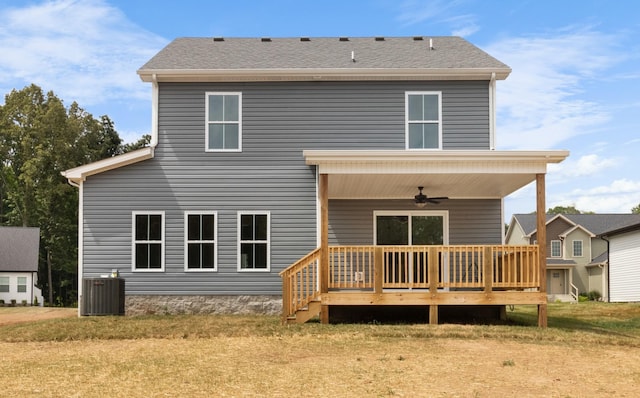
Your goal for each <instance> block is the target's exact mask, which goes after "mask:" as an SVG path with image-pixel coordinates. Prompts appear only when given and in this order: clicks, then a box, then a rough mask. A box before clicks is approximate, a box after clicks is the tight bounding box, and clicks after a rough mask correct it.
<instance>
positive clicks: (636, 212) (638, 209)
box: [631, 203, 640, 214]
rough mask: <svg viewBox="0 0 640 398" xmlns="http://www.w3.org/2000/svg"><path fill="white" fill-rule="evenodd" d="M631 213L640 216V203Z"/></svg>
mask: <svg viewBox="0 0 640 398" xmlns="http://www.w3.org/2000/svg"><path fill="white" fill-rule="evenodd" d="M631 212H632V213H633V214H640V203H639V204H638V205H637V206H636V207H634V208H632V209H631Z"/></svg>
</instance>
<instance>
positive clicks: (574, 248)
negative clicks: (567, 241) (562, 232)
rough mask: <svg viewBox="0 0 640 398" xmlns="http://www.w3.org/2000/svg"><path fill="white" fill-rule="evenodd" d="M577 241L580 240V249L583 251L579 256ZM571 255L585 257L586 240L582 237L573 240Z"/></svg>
mask: <svg viewBox="0 0 640 398" xmlns="http://www.w3.org/2000/svg"><path fill="white" fill-rule="evenodd" d="M576 242H580V251H581V252H582V254H580V255H579V256H577V255H576V246H575V244H576ZM571 255H572V256H573V257H584V242H583V240H582V239H574V240H573V241H571Z"/></svg>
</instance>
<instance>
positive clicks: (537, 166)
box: [281, 151, 567, 327]
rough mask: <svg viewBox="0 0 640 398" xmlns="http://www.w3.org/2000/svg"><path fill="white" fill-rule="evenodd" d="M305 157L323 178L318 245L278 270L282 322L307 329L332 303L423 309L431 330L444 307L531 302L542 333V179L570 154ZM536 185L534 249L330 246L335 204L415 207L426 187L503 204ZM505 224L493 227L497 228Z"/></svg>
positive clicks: (344, 153)
mask: <svg viewBox="0 0 640 398" xmlns="http://www.w3.org/2000/svg"><path fill="white" fill-rule="evenodd" d="M304 155H305V159H306V161H307V164H310V165H315V166H316V171H317V174H318V214H319V220H318V221H319V222H318V226H319V228H318V236H319V240H318V248H317V249H315V250H314V251H312V252H311V253H309V254H308V255H306V256H305V257H303V258H302V259H300V260H299V261H297V262H296V263H294V264H292V265H291V266H290V267H289V268H287V269H285V270H284V271H283V272H282V273H281V276H282V281H283V321H284V322H305V321H306V320H308V319H310V318H312V317H314V316H316V315H320V320H321V321H322V322H328V321H329V313H330V311H331V308H332V307H336V306H373V305H376V306H380V305H390V306H393V305H402V306H407V305H416V306H417V305H421V306H428V307H429V319H430V323H432V324H436V323H438V306H444V305H457V306H459V305H485V306H486V305H513V304H535V305H538V309H539V310H538V315H539V316H538V321H539V325H540V326H542V327H544V326H546V280H545V276H546V269H545V266H546V265H545V261H544V259H545V257H546V256H545V255H544V253H546V245H545V243H544V242H545V238H544V236H545V230H544V228H545V223H544V221H545V220H544V213H545V186H544V183H545V179H544V177H545V173H546V165H547V163H551V162H559V161H561V160H563V159H564V158H565V157H566V156H567V153H566V152H564V151H553V152H548V151H544V152H530V151H526V152H514V151H508V152H506V151H501V152H499V151H438V152H428V153H425V152H411V151H305V154H304ZM532 181H535V182H536V191H537V194H536V209H537V211H538V214H540V215H541V217H539V219H538V239H539V244H536V245H527V246H508V245H503V244H502V243H503V242H504V240H503V239H502V238H501V237H497V238H494V239H493V240H497V241H496V242H495V244H486V243H485V244H479V243H478V242H469V243H468V244H466V242H465V244H455V245H452V244H448V241H447V240H446V239H444V240H441V241H439V242H435V243H436V244H411V242H409V244H406V242H405V244H402V245H388V244H381V243H382V242H381V241H380V240H379V239H377V240H376V238H373V239H372V241H373V242H372V243H373V245H342V244H338V245H335V244H332V245H330V244H329V230H330V224H329V201H330V200H334V199H336V200H349V199H351V200H356V201H366V200H368V199H376V200H397V199H405V200H413V195H415V194H416V193H417V192H416V187H418V186H425V187H426V188H427V192H428V195H429V196H431V197H433V196H446V197H448V198H449V200H456V199H464V200H475V199H499V200H502V199H503V198H504V197H505V196H506V195H508V194H510V193H512V192H514V191H515V190H517V189H519V188H521V187H523V186H525V185H527V184H529V183H530V182H532ZM418 205H420V204H418ZM429 205H430V206H431V204H429ZM435 206H437V204H435ZM501 218H502V217H501ZM502 222H503V221H502V220H501V219H500V220H492V223H493V224H494V225H501V224H495V223H502ZM458 228H459V227H458ZM499 228H500V229H502V227H499ZM371 235H372V236H375V232H373V231H372V234H371ZM493 240H492V241H493ZM432 243H433V242H432ZM458 243H459V242H458ZM541 259H542V261H541Z"/></svg>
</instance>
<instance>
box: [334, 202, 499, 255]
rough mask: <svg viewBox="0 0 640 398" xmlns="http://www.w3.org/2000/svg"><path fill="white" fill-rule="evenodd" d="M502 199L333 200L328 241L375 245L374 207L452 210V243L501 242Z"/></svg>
mask: <svg viewBox="0 0 640 398" xmlns="http://www.w3.org/2000/svg"><path fill="white" fill-rule="evenodd" d="M500 202H501V201H500V200H499V199H483V200H446V201H442V202H441V203H440V204H438V205H432V206H429V207H425V208H424V209H416V207H415V205H414V204H413V203H412V202H411V200H330V201H329V225H330V227H329V244H331V245H372V244H374V241H373V229H374V220H373V217H374V216H373V215H374V211H379V210H385V211H388V210H397V211H399V212H402V211H416V210H424V211H429V210H435V211H443V210H446V211H448V212H449V244H451V245H463V244H501V243H502V237H501V225H500V214H501V207H500V206H501V203H500Z"/></svg>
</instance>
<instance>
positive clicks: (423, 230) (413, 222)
mask: <svg viewBox="0 0 640 398" xmlns="http://www.w3.org/2000/svg"><path fill="white" fill-rule="evenodd" d="M374 219H375V233H374V235H375V236H374V241H375V244H376V245H384V246H387V245H392V246H398V245H400V246H404V245H413V246H420V245H445V244H448V243H449V242H448V241H449V239H448V213H447V212H443V211H437V212H436V211H412V212H388V211H378V212H374ZM385 263H386V264H385V267H384V269H385V284H386V285H387V286H421V287H426V285H427V258H426V256H424V255H420V254H419V253H413V254H409V253H403V252H394V253H389V254H388V255H387V256H386V258H385Z"/></svg>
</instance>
